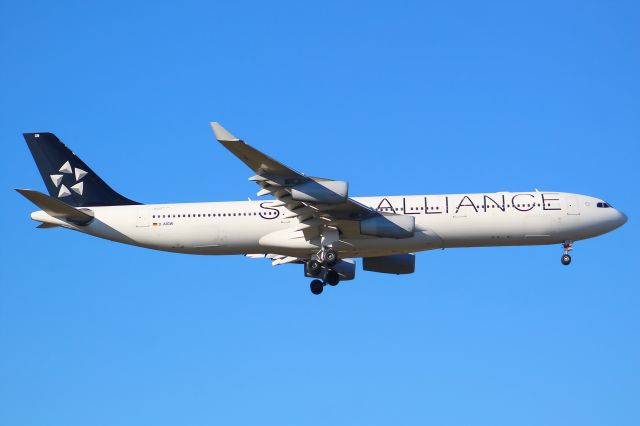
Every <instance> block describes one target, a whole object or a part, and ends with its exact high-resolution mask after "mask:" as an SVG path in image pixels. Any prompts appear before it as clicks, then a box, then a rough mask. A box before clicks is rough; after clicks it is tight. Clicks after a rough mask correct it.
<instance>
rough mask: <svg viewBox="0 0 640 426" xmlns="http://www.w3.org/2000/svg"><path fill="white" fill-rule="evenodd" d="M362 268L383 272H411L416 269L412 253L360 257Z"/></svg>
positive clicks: (397, 273)
mask: <svg viewBox="0 0 640 426" xmlns="http://www.w3.org/2000/svg"><path fill="white" fill-rule="evenodd" d="M362 269H363V270H365V271H372V272H381V273H384V274H396V275H400V274H412V273H413V272H414V271H415V270H416V255H415V254H414V253H405V254H392V255H390V256H378V257H365V258H364V259H362Z"/></svg>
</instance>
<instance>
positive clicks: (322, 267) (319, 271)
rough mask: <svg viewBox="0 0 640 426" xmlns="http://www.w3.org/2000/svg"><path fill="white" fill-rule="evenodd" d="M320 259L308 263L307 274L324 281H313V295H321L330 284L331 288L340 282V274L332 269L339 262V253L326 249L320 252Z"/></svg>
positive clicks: (311, 286)
mask: <svg viewBox="0 0 640 426" xmlns="http://www.w3.org/2000/svg"><path fill="white" fill-rule="evenodd" d="M318 258H319V259H322V262H321V261H319V260H318V259H311V260H309V261H308V262H307V274H309V275H311V276H314V277H322V279H315V280H313V281H311V285H310V288H311V293H313V294H320V293H322V290H323V289H324V286H325V285H327V284H329V285H330V286H336V285H338V283H339V282H340V274H338V272H337V271H336V270H335V269H332V267H333V266H334V265H335V264H336V262H337V261H338V253H336V251H335V250H332V249H326V250H323V251H322V252H320V254H319V255H318Z"/></svg>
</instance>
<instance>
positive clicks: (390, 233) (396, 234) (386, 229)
mask: <svg viewBox="0 0 640 426" xmlns="http://www.w3.org/2000/svg"><path fill="white" fill-rule="evenodd" d="M415 230H416V218H415V217H413V216H408V215H407V216H402V215H394V216H382V215H380V216H374V217H370V218H368V219H364V220H361V221H360V233H361V234H363V235H370V236H372V237H386V238H411V237H413V234H414V232H415Z"/></svg>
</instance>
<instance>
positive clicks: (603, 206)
mask: <svg viewBox="0 0 640 426" xmlns="http://www.w3.org/2000/svg"><path fill="white" fill-rule="evenodd" d="M596 206H597V207H600V208H601V209H608V208H611V207H613V206H612V205H611V204H609V203H604V202H600V203H598V204H596Z"/></svg>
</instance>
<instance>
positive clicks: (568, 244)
mask: <svg viewBox="0 0 640 426" xmlns="http://www.w3.org/2000/svg"><path fill="white" fill-rule="evenodd" d="M562 249H563V254H562V257H561V258H560V262H562V264H563V265H565V266H566V265H568V264H570V263H571V256H569V252H570V251H571V250H573V241H565V242H564V243H562Z"/></svg>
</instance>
